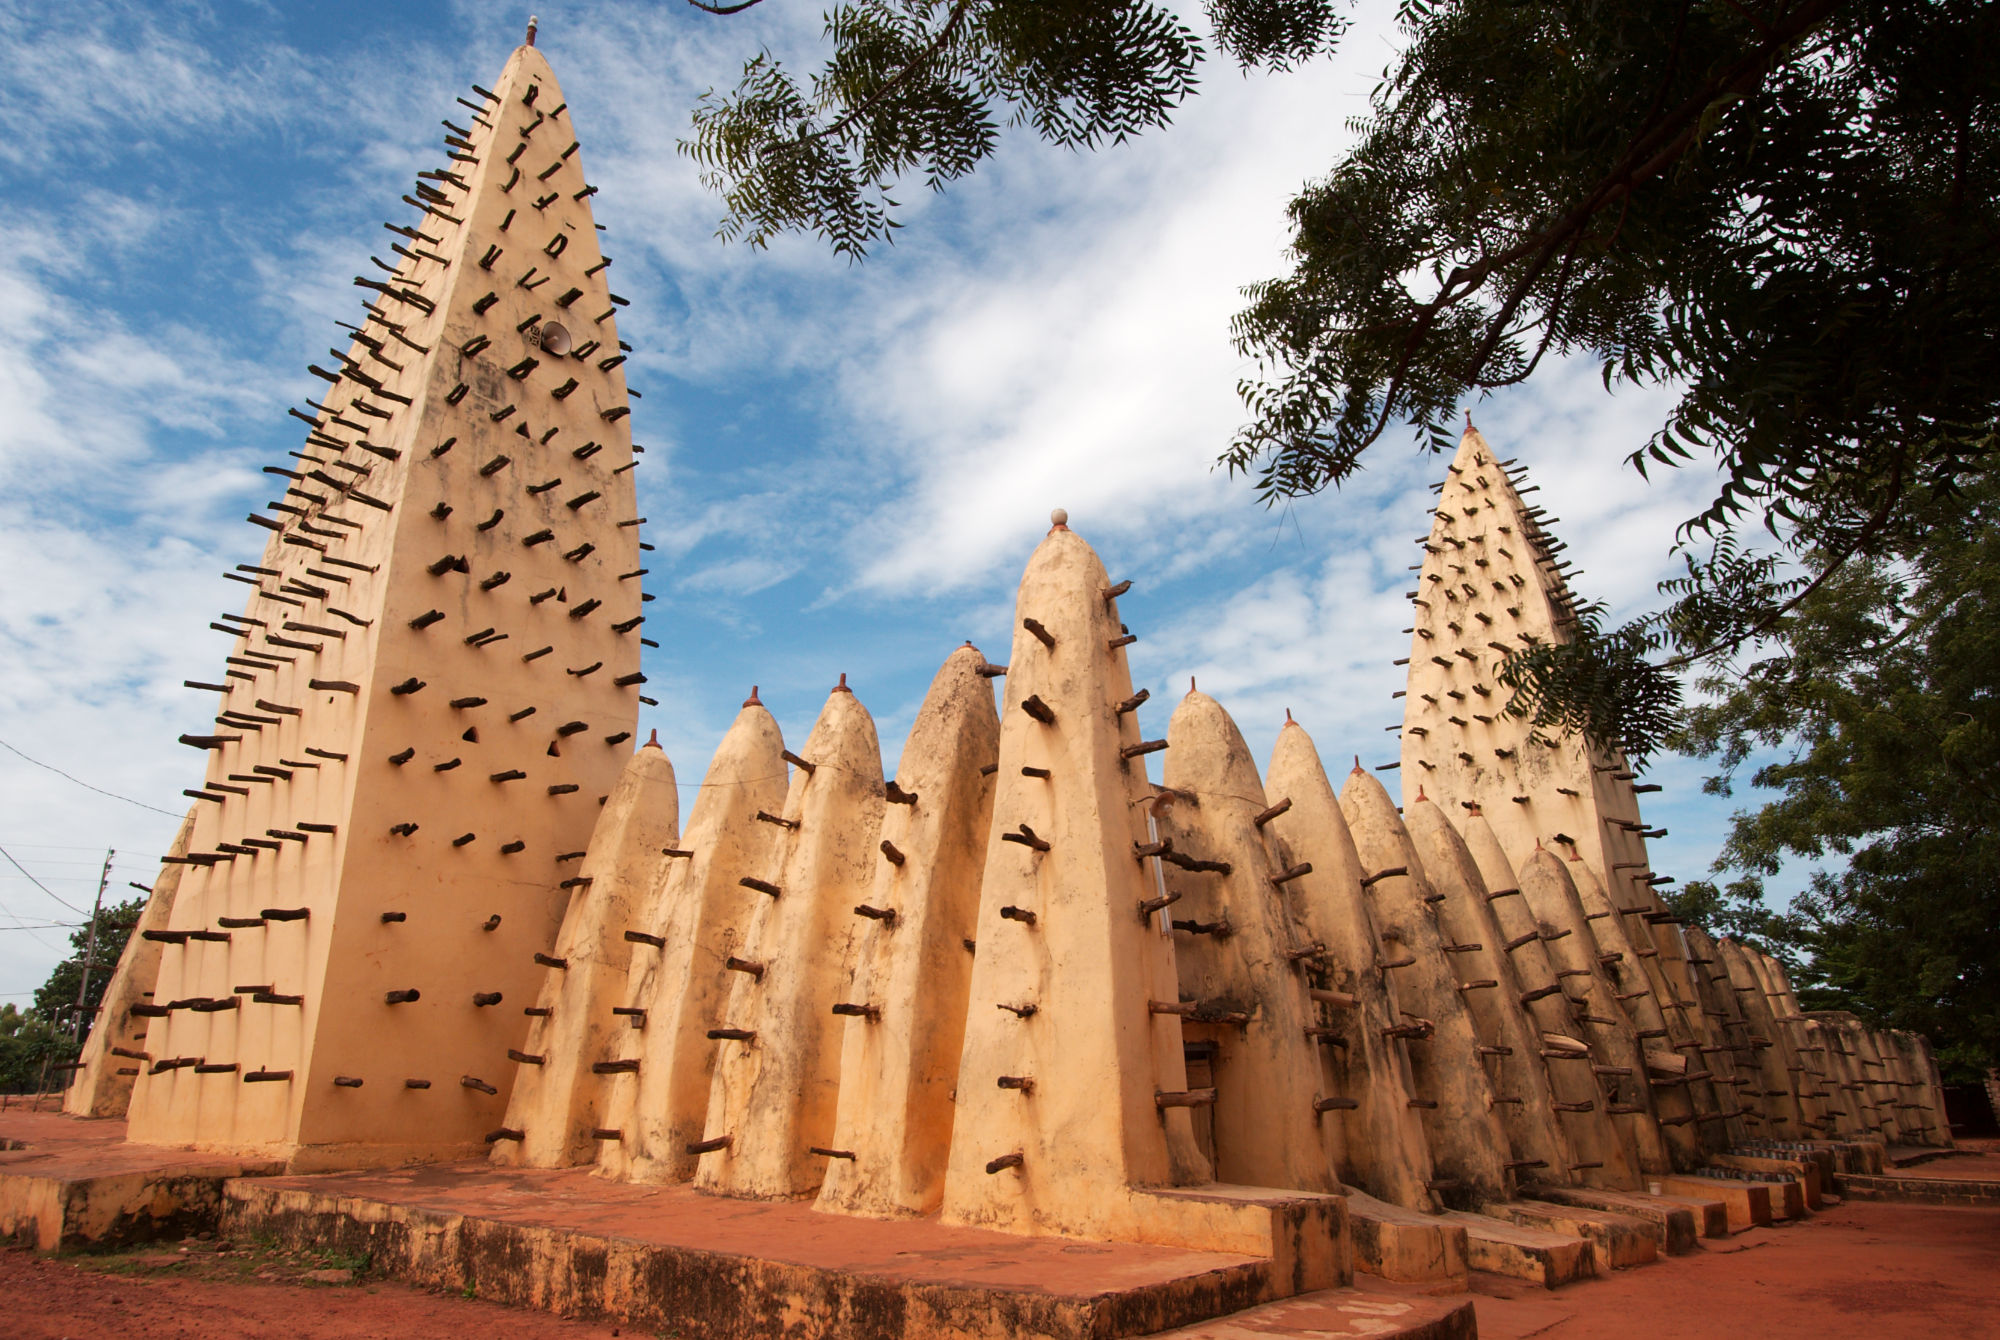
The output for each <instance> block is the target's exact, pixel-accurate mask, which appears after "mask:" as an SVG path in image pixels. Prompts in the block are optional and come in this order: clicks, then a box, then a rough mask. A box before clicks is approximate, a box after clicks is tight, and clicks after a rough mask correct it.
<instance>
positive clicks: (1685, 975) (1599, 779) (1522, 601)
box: [1402, 424, 1735, 1148]
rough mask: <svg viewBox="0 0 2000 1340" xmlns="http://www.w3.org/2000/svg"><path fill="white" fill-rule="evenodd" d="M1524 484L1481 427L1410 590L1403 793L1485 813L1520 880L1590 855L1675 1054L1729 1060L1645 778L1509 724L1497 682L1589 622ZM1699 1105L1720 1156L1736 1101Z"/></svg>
mask: <svg viewBox="0 0 2000 1340" xmlns="http://www.w3.org/2000/svg"><path fill="white" fill-rule="evenodd" d="M1517 483H1518V474H1517V473H1510V471H1509V469H1508V467H1507V465H1506V463H1503V462H1501V461H1499V460H1496V459H1495V458H1494V455H1493V452H1492V449H1491V448H1490V447H1488V446H1487V445H1486V439H1485V438H1483V437H1481V436H1480V434H1479V430H1478V429H1476V428H1473V427H1471V426H1470V425H1469V424H1468V425H1467V427H1466V430H1465V436H1464V438H1463V439H1462V440H1461V441H1460V442H1459V446H1458V454H1457V455H1456V456H1455V457H1453V459H1452V462H1451V465H1450V467H1449V471H1448V473H1447V474H1446V476H1445V479H1444V481H1443V483H1442V484H1441V485H1440V491H1439V495H1438V504H1437V509H1436V512H1435V514H1434V518H1433V522H1432V526H1431V531H1430V534H1429V535H1427V536H1425V537H1424V538H1423V540H1422V541H1420V543H1421V544H1422V545H1423V550H1424V559H1423V562H1422V563H1421V564H1419V565H1418V577H1417V586H1416V589H1415V590H1414V591H1412V592H1411V593H1410V598H1411V603H1412V606H1413V608H1414V611H1415V617H1414V619H1413V621H1412V628H1411V635H1412V636H1411V644H1410V654H1409V657H1408V659H1407V664H1408V665H1409V667H1410V679H1409V688H1408V695H1407V698H1406V699H1405V703H1404V708H1403V712H1404V717H1403V735H1402V740H1403V755H1402V773H1403V776H1404V778H1405V779H1406V780H1405V781H1404V785H1405V786H1406V787H1409V788H1412V793H1413V794H1414V788H1416V787H1418V786H1421V787H1422V788H1423V789H1424V790H1425V791H1426V792H1427V794H1429V795H1430V796H1431V797H1432V798H1433V799H1435V800H1436V801H1437V802H1438V804H1439V805H1440V806H1441V807H1442V808H1443V809H1444V810H1445V811H1446V812H1447V813H1448V814H1450V815H1452V816H1453V817H1454V818H1455V819H1456V818H1461V817H1463V816H1464V815H1466V814H1469V813H1472V812H1474V811H1475V810H1476V811H1477V812H1480V813H1483V814H1484V815H1485V818H1486V822H1487V824H1488V825H1490V826H1491V828H1492V831H1493V834H1494V836H1495V837H1496V838H1498V840H1499V842H1500V845H1501V847H1502V848H1503V849H1504V850H1505V852H1506V855H1507V858H1508V860H1509V861H1510V862H1511V863H1512V864H1513V865H1514V866H1515V868H1517V869H1518V868H1520V867H1522V866H1524V865H1526V864H1527V862H1528V861H1529V860H1530V859H1531V858H1532V857H1533V856H1534V854H1535V852H1536V850H1537V849H1538V848H1542V849H1546V850H1549V851H1552V852H1555V853H1558V854H1560V855H1562V856H1566V857H1577V858H1580V862H1581V864H1583V865H1584V866H1586V867H1588V868H1589V870H1590V871H1591V872H1592V873H1593V874H1594V875H1595V876H1596V877H1597V879H1598V881H1599V882H1600V883H1601V885H1602V887H1603V889H1604V891H1605V894H1606V895H1607V897H1608V899H1609V902H1610V905H1611V907H1612V908H1614V909H1616V912H1617V915H1618V916H1619V918H1620V919H1621V921H1622V922H1623V927H1624V929H1625V930H1626V932H1627V933H1628V935H1629V937H1630V938H1631V939H1633V940H1635V941H1637V942H1638V944H1639V947H1640V949H1642V950H1644V951H1646V952H1645V954H1644V964H1643V969H1644V972H1645V975H1646V977H1647V978H1648V984H1649V986H1650V988H1651V991H1652V993H1653V996H1654V998H1655V1000H1656V1002H1657V1004H1658V1006H1659V1009H1660V1010H1661V1012H1662V1014H1663V1016H1664V1027H1665V1028H1666V1030H1667V1034H1668V1041H1669V1042H1670V1044H1671V1045H1672V1046H1673V1047H1674V1048H1675V1049H1676V1050H1679V1051H1682V1052H1684V1053H1686V1054H1687V1055H1689V1056H1690V1057H1693V1056H1696V1055H1701V1056H1713V1055H1719V1054H1720V1051H1719V1049H1720V1048H1722V1047H1723V1045H1724V1040H1723V1038H1722V1037H1721V1029H1720V1025H1719V1022H1718V1021H1716V1020H1713V1019H1711V1018H1710V1017H1709V1016H1708V1015H1706V1014H1705V1013H1704V1011H1703V1006H1702V1003H1701V992H1700V990H1699V987H1700V986H1701V985H1702V984H1701V983H1699V982H1698V981H1697V979H1696V978H1695V976H1694V971H1695V970H1694V967H1693V966H1692V965H1690V964H1689V962H1688V952H1687V947H1686V945H1685V944H1684V943H1683V942H1682V940H1681V936H1680V934H1679V928H1678V927H1677V926H1675V925H1674V924H1673V923H1672V921H1671V919H1670V918H1669V917H1668V915H1667V913H1666V911H1665V909H1664V907H1663V905H1662V904H1661V903H1660V900H1659V898H1658V897H1657V896H1656V895H1655V893H1654V891H1653V889H1654V884H1655V883H1657V882H1658V881H1659V879H1660V877H1659V876H1657V875H1655V874H1654V873H1653V871H1652V869H1651V866H1650V865H1649V863H1648V861H1647V857H1646V838H1647V837H1649V836H1655V837H1656V836H1659V835H1660V834H1659V832H1657V831H1656V830H1653V829H1649V828H1647V827H1646V825H1645V822H1644V821H1643V820H1642V819H1641V818H1640V817H1639V790H1640V788H1639V787H1638V786H1636V785H1634V777H1633V773H1632V770H1631V769H1630V768H1628V767H1627V766H1626V765H1625V761H1624V759H1623V758H1622V757H1618V756H1614V755H1612V754H1608V753H1606V752H1605V751H1603V750H1601V749H1598V748H1596V747H1595V746H1593V745H1592V744H1591V743H1590V742H1589V741H1587V740H1586V739H1584V738H1583V737H1582V736H1580V735H1567V734H1565V735H1554V734H1550V735H1542V734H1538V733H1536V732H1535V731H1533V730H1531V729H1530V726H1529V723H1528V721H1527V720H1526V719H1525V718H1521V717H1514V716H1509V715H1508V714H1507V710H1506V709H1507V703H1508V701H1509V700H1510V699H1511V697H1512V696H1513V692H1512V690H1510V689H1509V688H1507V687H1506V686H1505V685H1504V684H1501V683H1500V682H1499V674H1498V671H1499V669H1500V664H1501V662H1502V661H1503V660H1505V659H1506V657H1507V655H1508V654H1509V653H1510V652H1513V651H1516V650H1519V649H1520V648H1523V647H1527V646H1532V645H1534V644H1536V643H1548V642H1560V641H1563V640H1565V639H1567V638H1568V637H1569V636H1570V632H1571V629H1572V627H1573V626H1574V623H1575V598H1574V596H1572V595H1571V593H1570V590H1569V586H1568V575H1569V571H1570V567H1571V564H1570V561H1569V560H1567V559H1565V558H1563V557H1562V552H1563V549H1564V544H1563V542H1562V541H1561V540H1558V539H1556V538H1555V537H1554V536H1552V535H1551V534H1550V533H1549V531H1548V529H1547V526H1548V524H1549V523H1550V522H1551V521H1552V518H1550V517H1548V516H1547V515H1546V514H1545V513H1544V512H1543V510H1542V509H1541V508H1539V507H1537V506H1534V505H1533V504H1531V503H1529V502H1528V501H1526V499H1525V495H1526V494H1528V493H1532V492H1534V486H1529V487H1527V488H1520V487H1517ZM1645 789H1647V790H1652V789H1655V788H1652V787H1650V786H1649V787H1646V788H1645ZM1697 1073H1703V1074H1704V1077H1705V1075H1706V1067H1704V1068H1703V1070H1702V1071H1700V1072H1697ZM1695 1097H1696V1098H1697V1100H1698V1101H1697V1107H1700V1108H1703V1109H1704V1110H1701V1111H1698V1112H1697V1113H1696V1115H1695V1117H1694V1122H1695V1126H1696V1134H1697V1135H1698V1137H1699V1141H1700V1143H1702V1144H1704V1145H1706V1146H1708V1147H1710V1148H1714V1147H1719V1146H1720V1145H1721V1144H1722V1143H1725V1142H1726V1141H1727V1140H1728V1139H1729V1138H1730V1136H1731V1130H1730V1129H1728V1128H1726V1126H1725V1123H1728V1122H1729V1121H1730V1120H1731V1118H1732V1117H1733V1115H1734V1111H1735V1108H1734V1105H1733V1103H1732V1102H1731V1101H1730V1100H1728V1099H1727V1098H1726V1097H1725V1096H1724V1095H1722V1094H1719V1093H1714V1092H1713V1091H1712V1090H1711V1089H1709V1088H1708V1087H1703V1088H1701V1089H1699V1090H1697V1091H1695Z"/></svg>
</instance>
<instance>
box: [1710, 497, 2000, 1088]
mask: <svg viewBox="0 0 2000 1340" xmlns="http://www.w3.org/2000/svg"><path fill="white" fill-rule="evenodd" d="M1879 548H1880V550H1881V552H1879V553H1878V554H1877V555H1875V556H1874V557H1871V558H1869V559H1867V560H1865V561H1855V562H1850V563H1849V564H1848V565H1847V566H1845V567H1844V568H1843V569H1842V570H1841V571H1839V572H1838V573H1837V574H1836V575H1834V576H1833V577H1832V578H1830V579H1829V580H1827V581H1826V582H1824V583H1823V584H1822V585H1821V586H1820V587H1819V588H1818V589H1817V590H1815V591H1814V592H1812V594H1810V595H1809V596H1807V597H1806V598H1805V599H1804V600H1802V601H1800V602H1799V604H1798V606H1797V607H1796V608H1795V609H1794V610H1793V611H1791V613H1789V614H1788V615H1786V616H1785V617H1784V618H1783V619H1782V620H1780V621H1779V622H1778V624H1777V625H1776V626H1775V627H1774V628H1773V630H1772V635H1773V636H1774V638H1775V639H1776V646H1775V647H1774V648H1773V654H1771V655H1770V656H1769V657H1767V658H1766V659H1763V660H1760V661H1755V662H1752V663H1750V664H1747V665H1744V666H1742V667H1740V668H1738V669H1736V670H1734V671H1732V672H1726V673H1717V674H1714V675H1711V676H1710V677H1709V678H1708V679H1707V680H1706V681H1705V682H1704V685H1703V687H1704V689H1705V690H1706V691H1707V692H1708V693H1709V694H1710V695H1711V698H1710V700H1709V701H1707V702H1705V703H1702V704H1700V705H1698V706H1696V707H1695V708H1693V709H1692V710H1691V711H1690V712H1689V714H1688V721H1687V725H1686V728H1685V730H1684V731H1683V732H1682V733H1681V734H1680V735H1679V736H1678V737H1677V739H1676V743H1677V744H1678V745H1679V746H1680V747H1681V748H1683V749H1685V750H1687V751H1688V752H1690V753H1694V754H1697V755H1701V756H1706V757H1710V758H1713V759H1714V760H1716V762H1717V763H1718V765H1719V770H1718V772H1717V773H1716V775H1715V776H1713V777H1712V778H1710V779H1709V781H1708V782H1707V784H1706V786H1707V789H1708V790H1709V791H1710V792H1711V793H1714V794H1717V795H1729V794H1731V789H1732V786H1733V783H1734V779H1735V777H1736V774H1737V773H1738V772H1739V771H1740V770H1741V769H1742V768H1743V767H1745V766H1746V765H1749V764H1750V763H1751V761H1752V758H1753V756H1755V755H1759V754H1768V755H1769V756H1770V758H1769V761H1768V762H1763V763H1762V764H1761V765H1760V766H1757V767H1756V768H1755V770H1754V771H1753V772H1752V774H1751V777H1750V780H1751V782H1752V784H1753V785H1755V786H1757V787H1760V788H1767V789H1769V790H1772V791H1775V792H1776V798H1775V799H1772V800H1770V801H1768V802H1766V803H1764V804H1762V805H1759V806H1758V807H1756V808H1754V809H1750V810H1745V811H1742V812H1739V813H1738V814H1737V815H1736V816H1735V818H1734V820H1733V821H1732V825H1731V829H1730V835H1729V839H1728V842H1727V844H1726V845H1725V846H1724V848H1723V851H1722V855H1721V858H1720V859H1719V860H1718V861H1717V863H1716V864H1717V869H1718V870H1719V871H1720V870H1736V871H1740V872H1743V875H1744V878H1742V879H1740V880H1738V881H1736V882H1734V883H1731V884H1730V885H1728V886H1727V888H1725V889H1723V890H1720V891H1718V890H1716V888H1715V886H1714V885H1713V884H1693V883H1691V884H1690V885H1689V890H1688V894H1687V895H1686V896H1687V897H1688V898H1689V899H1690V902H1689V903H1688V904H1687V905H1686V907H1685V910H1686V911H1687V912H1688V913H1689V914H1690V915H1692V916H1694V917H1696V918H1697V919H1700V920H1702V921H1704V922H1706V923H1707V924H1709V925H1710V926H1711V927H1712V928H1714V929H1716V930H1720V931H1723V932H1725V933H1731V934H1735V933H1743V934H1747V935H1750V936H1753V937H1761V938H1765V939H1767V940H1770V941H1775V942H1777V943H1780V944H1782V945H1783V946H1785V947H1786V948H1787V949H1789V951H1790V953H1791V955H1792V958H1793V961H1794V962H1795V964H1796V967H1795V970H1794V981H1795V984H1796V985H1797V986H1798V988H1799V995H1800V999H1801V1002H1802V1003H1804V1004H1805V1005H1806V1006H1807V1007H1808V1008H1840V1009H1851V1010H1853V1011H1854V1012H1855V1013H1857V1014H1859V1015H1860V1016H1862V1017H1863V1018H1865V1019H1867V1020H1869V1021H1871V1022H1873V1023H1876V1024H1880V1025H1887V1026H1891V1027H1896V1028H1908V1029H1912V1030H1914V1031H1917V1032H1921V1033H1925V1034H1928V1035H1929V1036H1930V1037H1931V1039H1932V1040H1933V1042H1934V1043H1935V1044H1937V1046H1938V1049H1939V1053H1940V1058H1941V1059H1942V1060H1943V1061H1945V1062H1946V1063H1947V1064H1949V1065H1951V1066H1952V1067H1954V1068H1955V1070H1956V1071H1957V1072H1958V1073H1959V1074H1961V1075H1967V1076H1968V1077H1970V1074H1978V1073H1983V1071H1984V1070H1985V1068H1986V1067H1988V1066H1992V1065H1995V1064H2000V481H1994V480H1991V479H1988V480H1985V481H1982V482H1980V483H1979V484H1978V485H1977V486H1975V487H1974V488H1972V489H1970V490H1968V491H1967V493H1966V495H1965V496H1963V497H1960V498H1950V499H1943V500H1939V501H1935V502H1933V503H1931V504H1929V505H1928V506H1926V507H1924V508H1922V509H1920V510H1913V511H1911V512H1909V513H1906V514H1904V515H1903V516H1902V517H1901V518H1900V519H1899V520H1898V522H1897V524H1896V525H1895V526H1894V527H1892V528H1890V529H1887V530H1885V533H1884V538H1883V540H1882V542H1881V544H1880V546H1879ZM1823 858H1831V859H1832V860H1833V861H1835V862H1839V863H1841V868H1838V869H1830V870H1821V871H1818V872H1816V873H1815V874H1814V876H1813V878H1812V882H1811V886H1810V888H1809V889H1808V890H1807V891H1806V892H1805V893H1804V894H1802V895H1801V896H1800V897H1798V898H1797V899H1795V900H1794V901H1793V903H1792V905H1791V907H1790V908H1789V909H1787V910H1786V911H1785V912H1784V913H1782V914H1778V913H1773V912H1770V911H1768V910H1767V909H1765V908H1764V907H1763V905H1762V903H1761V899H1760V897H1759V895H1760V894H1761V885H1760V884H1759V877H1761V876H1768V875H1772V874H1775V873H1777V871H1778V870H1780V869H1781V868H1782V867H1783V866H1784V865H1785V863H1786V862H1787V861H1789V860H1793V859H1805V860H1818V859H1823ZM1968 1072H1969V1073H1968Z"/></svg>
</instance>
